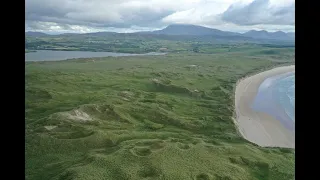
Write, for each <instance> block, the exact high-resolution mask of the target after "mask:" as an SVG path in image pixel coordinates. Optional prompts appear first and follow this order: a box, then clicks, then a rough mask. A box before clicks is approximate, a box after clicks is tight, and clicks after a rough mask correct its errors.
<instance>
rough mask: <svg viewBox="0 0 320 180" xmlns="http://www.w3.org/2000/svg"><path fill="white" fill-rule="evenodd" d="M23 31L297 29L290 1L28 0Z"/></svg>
mask: <svg viewBox="0 0 320 180" xmlns="http://www.w3.org/2000/svg"><path fill="white" fill-rule="evenodd" d="M25 5H26V9H25V31H38V32H44V33H49V34H59V33H90V32H100V31H112V32H121V33H130V32H137V31H153V30H159V29H163V28H165V27H166V26H168V25H170V24H193V25H200V26H205V27H209V28H215V29H220V30H224V31H232V32H241V33H242V32H246V31H249V30H266V31H271V32H273V31H284V32H294V31H295V1H294V0H26V1H25Z"/></svg>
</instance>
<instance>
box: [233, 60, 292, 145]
mask: <svg viewBox="0 0 320 180" xmlns="http://www.w3.org/2000/svg"><path fill="white" fill-rule="evenodd" d="M289 72H295V65H290V66H281V67H276V68H273V69H271V70H267V71H264V72H260V73H258V74H255V75H252V76H249V77H245V78H242V79H240V80H239V81H238V82H237V84H236V90H235V113H236V118H235V119H234V121H235V125H236V126H237V129H238V131H239V132H240V134H241V136H242V137H243V138H245V139H247V140H248V141H250V142H252V143H254V144H257V145H259V146H262V147H286V148H294V146H295V132H294V131H290V130H288V129H287V128H286V127H285V126H284V125H283V124H282V123H281V122H280V120H278V119H275V118H274V117H272V116H271V115H269V114H267V113H264V112H256V111H254V110H253V109H251V104H252V102H253V101H254V99H255V96H256V95H257V93H258V89H259V87H260V85H261V84H262V82H263V81H264V80H265V79H267V78H269V77H273V76H277V75H281V74H285V73H289Z"/></svg>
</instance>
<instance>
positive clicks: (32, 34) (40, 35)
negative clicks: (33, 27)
mask: <svg viewBox="0 0 320 180" xmlns="http://www.w3.org/2000/svg"><path fill="white" fill-rule="evenodd" d="M25 35H26V36H34V37H42V36H49V34H46V33H42V32H33V31H27V32H25Z"/></svg>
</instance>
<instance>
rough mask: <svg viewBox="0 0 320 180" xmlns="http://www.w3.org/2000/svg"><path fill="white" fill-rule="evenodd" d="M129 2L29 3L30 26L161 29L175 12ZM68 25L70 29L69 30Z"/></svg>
mask: <svg viewBox="0 0 320 180" xmlns="http://www.w3.org/2000/svg"><path fill="white" fill-rule="evenodd" d="M127 2H128V1H126V0H107V1H102V0H26V12H25V14H26V24H27V26H28V27H30V28H44V26H43V25H41V24H40V25H35V24H37V23H39V22H54V23H57V24H59V25H62V26H63V24H67V25H82V26H90V27H118V28H129V27H131V26H133V25H136V26H150V25H160V24H161V21H160V20H161V19H162V18H163V17H165V16H167V15H169V14H171V13H173V11H171V10H161V11H154V10H153V9H152V7H148V6H143V7H140V6H130V4H128V5H126V3H127ZM67 25H66V27H67Z"/></svg>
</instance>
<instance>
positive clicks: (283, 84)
mask: <svg viewBox="0 0 320 180" xmlns="http://www.w3.org/2000/svg"><path fill="white" fill-rule="evenodd" d="M274 91H275V93H274V94H275V95H276V98H277V99H278V100H279V103H280V104H281V106H282V108H283V109H284V110H285V112H286V114H287V115H288V116H289V117H290V119H291V120H293V121H295V115H294V111H295V75H294V74H292V75H290V76H287V77H285V78H280V79H279V80H278V81H276V82H275V85H274Z"/></svg>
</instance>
